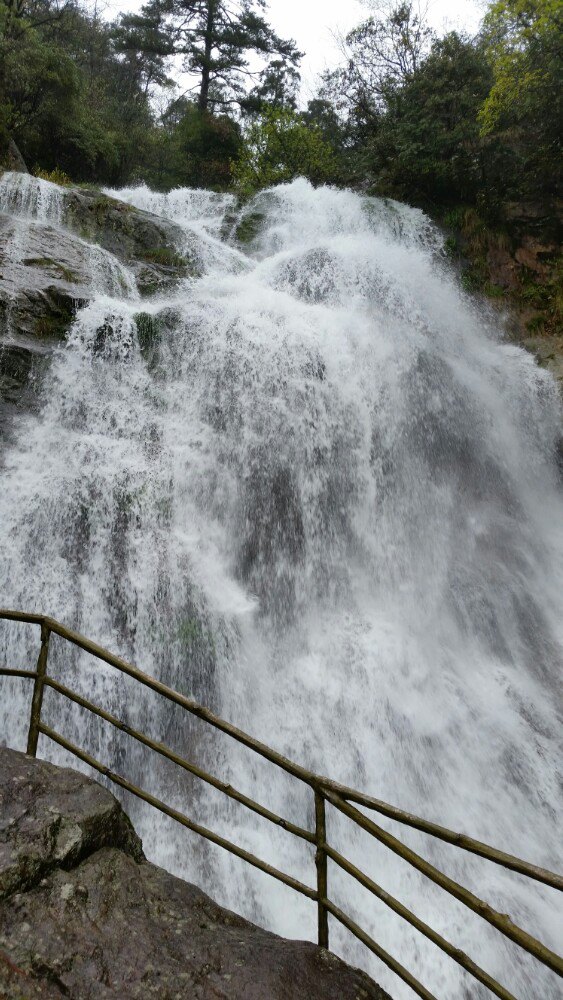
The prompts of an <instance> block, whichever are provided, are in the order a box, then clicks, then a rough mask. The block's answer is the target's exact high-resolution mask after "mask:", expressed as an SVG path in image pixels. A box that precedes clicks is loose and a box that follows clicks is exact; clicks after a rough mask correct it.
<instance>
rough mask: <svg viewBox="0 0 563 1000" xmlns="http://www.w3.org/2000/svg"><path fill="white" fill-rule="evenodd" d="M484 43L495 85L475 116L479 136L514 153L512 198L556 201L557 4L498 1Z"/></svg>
mask: <svg viewBox="0 0 563 1000" xmlns="http://www.w3.org/2000/svg"><path fill="white" fill-rule="evenodd" d="M483 37H484V42H485V45H486V49H487V53H488V56H489V59H490V61H491V64H492V67H493V74H494V81H493V86H492V88H491V92H490V94H489V95H488V96H487V98H486V100H485V101H484V103H483V106H482V108H481V111H480V114H479V120H480V124H481V134H482V136H483V138H484V139H486V140H491V139H494V138H497V139H500V140H501V141H502V142H503V144H504V145H505V146H508V147H510V149H511V150H512V153H513V155H512V163H511V166H512V174H513V184H512V193H513V195H516V196H522V195H524V196H528V197H533V198H535V199H537V198H538V197H541V196H552V195H555V194H556V193H557V188H558V183H559V182H560V178H561V172H560V171H561V145H560V139H561V122H562V121H563V100H562V95H563V79H562V72H561V67H562V65H563V8H562V7H561V3H560V0H499V2H496V3H494V4H493V5H492V7H491V9H490V10H489V12H488V14H487V16H486V18H485V21H484V32H483ZM514 182H516V183H514Z"/></svg>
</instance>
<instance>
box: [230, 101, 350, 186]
mask: <svg viewBox="0 0 563 1000" xmlns="http://www.w3.org/2000/svg"><path fill="white" fill-rule="evenodd" d="M334 170H335V163H334V158H333V154H332V150H331V148H330V146H329V145H328V143H326V142H325V140H324V139H323V137H322V135H321V132H320V129H318V128H317V127H315V126H310V125H307V124H306V123H305V121H304V119H303V116H302V115H300V114H298V113H297V112H295V111H292V110H291V109H289V108H282V109H279V108H278V109H276V108H269V109H268V110H267V111H266V112H265V113H264V115H263V116H262V117H261V118H260V119H256V120H255V121H254V122H252V124H251V126H250V128H249V129H248V132H247V134H246V136H245V142H244V146H243V149H242V153H241V156H240V159H239V161H238V162H237V163H236V165H235V168H234V180H235V184H236V185H237V187H238V189H239V191H240V192H241V193H242V194H244V195H248V194H251V193H252V192H254V191H257V190H259V189H260V188H264V187H272V186H273V185H274V184H281V183H284V182H287V181H291V180H293V179H294V178H295V177H299V176H303V177H308V178H309V180H311V181H312V182H313V183H314V184H322V183H326V182H328V181H330V180H331V179H332V177H333V175H334Z"/></svg>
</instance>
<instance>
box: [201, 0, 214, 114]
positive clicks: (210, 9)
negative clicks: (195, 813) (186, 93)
mask: <svg viewBox="0 0 563 1000" xmlns="http://www.w3.org/2000/svg"><path fill="white" fill-rule="evenodd" d="M214 27H215V0H208V3H207V19H206V23H205V36H204V51H203V65H202V69H201V87H200V90H199V99H198V108H199V110H200V111H207V109H208V105H209V83H210V80H211V52H212V50H213V31H214Z"/></svg>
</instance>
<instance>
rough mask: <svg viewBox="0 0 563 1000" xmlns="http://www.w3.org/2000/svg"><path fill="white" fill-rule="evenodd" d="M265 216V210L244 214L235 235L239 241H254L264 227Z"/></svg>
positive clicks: (248, 242)
mask: <svg viewBox="0 0 563 1000" xmlns="http://www.w3.org/2000/svg"><path fill="white" fill-rule="evenodd" d="M264 218H265V215H264V212H249V213H248V215H244V216H243V217H242V219H241V220H240V222H239V224H238V226H237V227H236V229H235V237H236V239H237V240H238V242H239V243H244V244H250V243H252V242H253V241H254V240H255V239H256V237H257V236H258V233H259V232H260V229H261V228H262V224H263V222H264Z"/></svg>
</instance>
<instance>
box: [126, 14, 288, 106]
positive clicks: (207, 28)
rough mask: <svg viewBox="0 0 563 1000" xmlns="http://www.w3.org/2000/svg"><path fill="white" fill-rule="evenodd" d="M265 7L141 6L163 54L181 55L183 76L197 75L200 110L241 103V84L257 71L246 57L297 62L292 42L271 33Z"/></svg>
mask: <svg viewBox="0 0 563 1000" xmlns="http://www.w3.org/2000/svg"><path fill="white" fill-rule="evenodd" d="M265 7H266V3H265V0H150V2H149V3H148V4H147V5H146V6H145V7H144V8H143V10H142V16H143V17H145V18H146V19H147V20H148V21H150V22H151V23H152V24H153V25H154V23H155V19H158V20H159V22H160V31H161V32H162V31H164V33H165V34H166V35H167V38H168V51H169V54H170V55H179V56H181V57H182V59H183V63H182V68H183V70H184V72H186V73H188V74H190V75H193V76H196V77H197V79H198V83H197V89H198V108H199V110H200V112H202V113H205V112H207V111H208V110H214V109H215V108H217V107H223V108H224V107H227V106H229V105H231V104H240V103H241V102H242V101H243V100H244V97H245V95H246V91H247V81H249V80H253V79H254V78H256V77H259V76H260V72H261V71H262V70H263V67H262V66H258V67H256V66H255V59H254V58H252V57H256V56H259V57H263V60H266V61H269V60H270V58H271V57H274V58H275V59H282V60H284V61H285V62H287V64H288V65H290V66H295V65H296V64H297V62H298V60H299V58H300V55H301V53H299V52H298V51H297V49H296V46H295V42H293V41H292V40H290V39H284V38H280V37H279V36H278V35H277V34H276V33H275V31H274V30H273V28H272V27H271V26H270V25H269V24H268V22H267V21H266V20H265V18H264V17H263V14H262V12H263V11H264V10H265ZM251 58H252V64H251Z"/></svg>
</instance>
